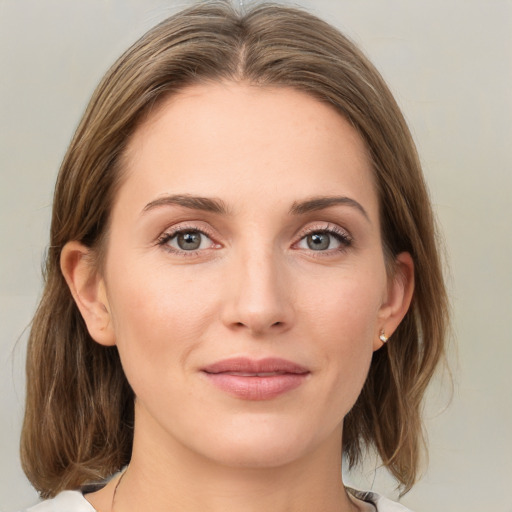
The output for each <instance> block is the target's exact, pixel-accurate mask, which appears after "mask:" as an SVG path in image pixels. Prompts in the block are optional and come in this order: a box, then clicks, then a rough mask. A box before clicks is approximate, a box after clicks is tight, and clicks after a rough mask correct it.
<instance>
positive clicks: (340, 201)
mask: <svg viewBox="0 0 512 512" xmlns="http://www.w3.org/2000/svg"><path fill="white" fill-rule="evenodd" d="M336 205H345V206H350V207H352V208H355V209H356V210H358V211H359V212H360V213H362V214H363V217H364V218H365V219H366V220H367V221H368V222H369V223H370V224H371V220H370V217H369V215H368V213H367V211H366V210H365V209H364V207H363V206H362V205H361V203H358V202H357V201H356V200H355V199H352V198H350V197H346V196H318V197H312V198H310V199H306V200H305V201H294V203H293V204H292V206H291V208H290V213H291V214H292V215H304V214H306V213H310V212H316V211H319V210H324V209H326V208H330V207H331V206H336Z"/></svg>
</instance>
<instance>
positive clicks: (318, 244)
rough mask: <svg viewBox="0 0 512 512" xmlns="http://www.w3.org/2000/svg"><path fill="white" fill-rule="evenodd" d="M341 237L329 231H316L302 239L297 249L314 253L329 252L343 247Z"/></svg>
mask: <svg viewBox="0 0 512 512" xmlns="http://www.w3.org/2000/svg"><path fill="white" fill-rule="evenodd" d="M341 245H342V241H341V236H340V235H337V234H336V233H331V232H329V231H315V232H313V233H309V234H308V235H306V236H305V237H304V238H302V239H301V240H300V241H299V243H298V244H297V247H299V249H310V250H312V251H327V250H329V249H338V248H339V247H341Z"/></svg>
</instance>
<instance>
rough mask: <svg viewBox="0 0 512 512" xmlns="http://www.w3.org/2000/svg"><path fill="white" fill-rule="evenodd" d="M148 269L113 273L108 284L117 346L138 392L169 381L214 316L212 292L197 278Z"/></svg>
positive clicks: (128, 375)
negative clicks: (201, 285)
mask: <svg viewBox="0 0 512 512" xmlns="http://www.w3.org/2000/svg"><path fill="white" fill-rule="evenodd" d="M148 268H149V267H145V268H137V267H136V266H132V267H131V270H130V272H125V271H123V269H122V268H117V269H114V270H113V271H112V272H111V273H110V275H109V282H108V285H109V289H110V290H111V291H112V293H111V295H110V296H109V304H110V311H111V319H112V324H113V328H114V332H115V336H116V344H117V346H118V350H119V353H120V356H121V360H122V363H123V367H124V370H125V373H126V375H127V378H128V380H129V381H130V384H131V385H132V387H133V388H134V390H135V391H136V392H137V390H138V389H139V388H140V387H141V386H142V387H151V386H152V385H155V383H158V381H159V380H160V379H166V378H168V377H169V375H170V374H171V370H172V369H174V371H175V368H176V367H177V366H179V365H177V363H179V362H182V361H184V360H186V359H187V354H188V353H190V352H191V351H193V350H194V347H196V346H197V344H198V342H199V341H198V340H200V339H201V337H202V335H203V333H204V331H205V330H206V329H207V328H208V326H209V325H210V323H211V321H212V319H213V317H214V313H213V309H214V305H213V304H212V302H211V301H209V300H208V297H209V296H210V294H209V293H205V288H204V287H199V286H197V280H195V282H194V279H192V278H190V277H189V276H187V277H184V276H180V273H179V272H178V273H176V272H174V273H173V274H172V275H170V272H169V269H167V268H162V267H159V268H156V269H155V268H153V269H152V270H151V271H148ZM206 291H207V290H206ZM152 383H153V384H152Z"/></svg>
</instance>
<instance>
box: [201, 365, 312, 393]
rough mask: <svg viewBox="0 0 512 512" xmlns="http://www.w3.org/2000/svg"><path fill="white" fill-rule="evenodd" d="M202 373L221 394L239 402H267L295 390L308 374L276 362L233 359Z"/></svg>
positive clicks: (305, 369)
mask: <svg viewBox="0 0 512 512" xmlns="http://www.w3.org/2000/svg"><path fill="white" fill-rule="evenodd" d="M202 371H203V373H204V374H205V375H206V376H207V378H208V379H209V380H210V382H212V383H213V384H214V385H215V386H217V387H218V388H219V389H221V390H222V391H225V392H226V393H228V394H230V395H233V396H235V397H237V398H241V399H243V400H270V399H272V398H275V397H277V396H279V395H282V394H283V393H286V392H288V391H291V390H292V389H295V388H297V387H299V386H300V385H301V384H302V383H303V382H304V381H305V380H306V378H307V376H308V375H309V373H310V372H309V370H308V369H307V368H305V367H303V366H300V365H298V364H296V363H293V362H291V361H287V360H285V359H279V358H266V359H260V360H255V359H249V358H244V357H236V358H232V359H225V360H223V361H218V362H216V363H213V364H211V365H208V366H206V367H205V368H202Z"/></svg>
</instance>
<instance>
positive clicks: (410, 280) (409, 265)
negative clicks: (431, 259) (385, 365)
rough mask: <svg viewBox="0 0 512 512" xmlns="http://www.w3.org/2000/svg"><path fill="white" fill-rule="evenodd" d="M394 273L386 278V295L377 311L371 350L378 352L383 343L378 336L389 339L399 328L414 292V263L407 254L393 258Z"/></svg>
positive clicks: (403, 253)
mask: <svg viewBox="0 0 512 512" xmlns="http://www.w3.org/2000/svg"><path fill="white" fill-rule="evenodd" d="M394 268H395V271H394V273H393V275H392V276H389V278H388V287H387V294H386V297H385V300H384V302H383V304H382V305H381V307H380V309H379V315H378V320H377V327H378V332H376V333H375V336H374V343H373V350H378V349H379V348H381V347H382V345H383V343H382V341H381V340H380V339H379V335H380V334H381V333H384V334H385V336H386V337H388V338H389V337H390V336H391V335H392V334H393V333H394V332H395V330H396V328H397V327H398V326H399V324H400V322H401V321H402V319H403V318H404V316H405V314H406V313H407V311H408V310H409V306H410V305H411V300H412V295H413V292H414V262H413V259H412V256H411V255H410V254H409V253H408V252H402V253H400V254H398V256H396V258H395V263H394Z"/></svg>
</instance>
